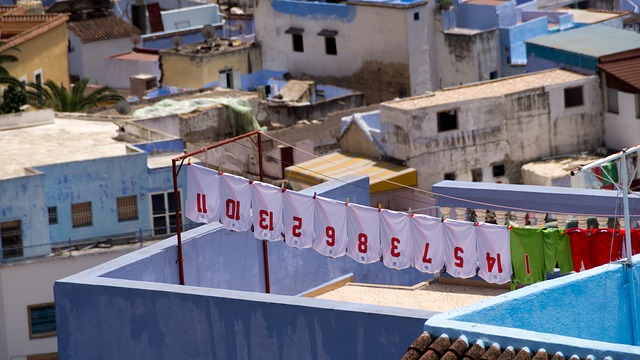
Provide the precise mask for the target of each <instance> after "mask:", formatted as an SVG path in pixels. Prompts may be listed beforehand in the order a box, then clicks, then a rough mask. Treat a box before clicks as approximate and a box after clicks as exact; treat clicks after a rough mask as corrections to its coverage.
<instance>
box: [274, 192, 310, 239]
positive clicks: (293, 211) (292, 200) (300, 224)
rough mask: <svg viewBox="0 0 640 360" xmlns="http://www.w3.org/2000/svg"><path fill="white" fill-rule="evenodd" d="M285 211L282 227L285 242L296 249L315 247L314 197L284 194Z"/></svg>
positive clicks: (295, 193) (293, 193)
mask: <svg viewBox="0 0 640 360" xmlns="http://www.w3.org/2000/svg"><path fill="white" fill-rule="evenodd" d="M283 200H284V210H283V213H284V215H283V220H282V225H283V228H284V240H285V242H286V243H287V245H289V246H291V247H295V248H309V247H311V246H312V245H313V237H314V233H313V230H314V229H313V222H314V218H313V217H314V214H315V206H314V205H315V204H314V200H313V197H312V196H310V195H305V194H301V193H298V192H295V191H285V192H284V194H283Z"/></svg>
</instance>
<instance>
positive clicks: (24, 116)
mask: <svg viewBox="0 0 640 360" xmlns="http://www.w3.org/2000/svg"><path fill="white" fill-rule="evenodd" d="M54 118H55V113H54V112H53V110H51V109H44V110H36V111H27V112H19V113H14V114H4V115H0V130H9V129H16V128H21V127H28V126H35V125H44V124H53V119H54Z"/></svg>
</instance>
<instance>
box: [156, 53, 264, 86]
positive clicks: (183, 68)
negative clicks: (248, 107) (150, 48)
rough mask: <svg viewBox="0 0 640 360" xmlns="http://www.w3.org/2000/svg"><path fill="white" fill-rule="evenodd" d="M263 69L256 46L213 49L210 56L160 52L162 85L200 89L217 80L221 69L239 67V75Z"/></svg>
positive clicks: (237, 69)
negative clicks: (229, 49) (214, 52)
mask: <svg viewBox="0 0 640 360" xmlns="http://www.w3.org/2000/svg"><path fill="white" fill-rule="evenodd" d="M249 56H250V57H251V71H252V72H253V71H258V70H261V69H262V57H261V54H260V48H259V47H258V46H255V45H254V46H251V47H246V48H241V49H238V50H235V51H229V52H221V53H216V54H215V55H213V56H202V55H188V54H178V53H175V52H164V53H162V56H161V59H160V61H161V62H162V72H163V74H162V81H163V83H164V85H165V86H176V87H183V88H190V89H199V88H201V87H203V86H204V85H206V84H209V83H212V82H214V81H218V80H219V76H220V75H219V72H220V71H221V70H224V69H232V70H233V71H240V74H241V75H245V74H248V73H249V61H248V59H249Z"/></svg>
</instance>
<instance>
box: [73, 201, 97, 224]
mask: <svg viewBox="0 0 640 360" xmlns="http://www.w3.org/2000/svg"><path fill="white" fill-rule="evenodd" d="M91 225H93V212H92V211H91V201H87V202H82V203H75V204H71V226H72V227H74V228H78V227H84V226H91Z"/></svg>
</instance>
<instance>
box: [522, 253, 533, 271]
mask: <svg viewBox="0 0 640 360" xmlns="http://www.w3.org/2000/svg"><path fill="white" fill-rule="evenodd" d="M524 264H525V266H526V272H527V275H531V264H530V263H529V254H524Z"/></svg>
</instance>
